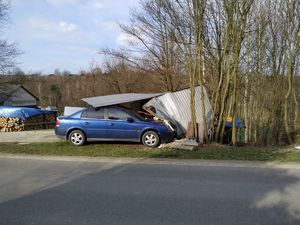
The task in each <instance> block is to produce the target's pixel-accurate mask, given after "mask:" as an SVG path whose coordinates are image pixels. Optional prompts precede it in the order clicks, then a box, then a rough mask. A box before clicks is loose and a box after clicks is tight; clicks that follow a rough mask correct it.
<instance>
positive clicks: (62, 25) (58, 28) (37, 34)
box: [4, 0, 139, 73]
mask: <svg viewBox="0 0 300 225" xmlns="http://www.w3.org/2000/svg"><path fill="white" fill-rule="evenodd" d="M10 2H11V5H12V8H11V13H10V19H11V23H10V25H9V27H8V28H7V29H6V31H5V34H4V37H5V38H7V39H8V40H9V41H11V42H17V43H18V46H19V48H20V49H21V50H22V51H23V52H24V54H23V55H22V56H20V57H19V58H18V62H19V64H18V67H19V68H21V69H22V70H23V71H25V72H26V73H30V72H42V73H53V71H54V70H55V69H56V68H58V69H60V70H68V71H70V72H72V73H77V72H79V71H80V70H87V69H89V67H90V63H91V62H92V61H95V62H97V63H100V64H101V62H102V61H103V56H101V55H100V54H99V53H98V52H99V50H100V49H102V48H106V47H110V48H118V47H124V46H126V44H127V43H128V42H127V40H128V37H127V36H126V35H125V34H124V33H122V32H121V30H120V28H119V25H118V24H119V23H122V24H126V23H129V20H130V11H131V10H134V9H135V8H137V7H138V4H139V0H11V1H10Z"/></svg>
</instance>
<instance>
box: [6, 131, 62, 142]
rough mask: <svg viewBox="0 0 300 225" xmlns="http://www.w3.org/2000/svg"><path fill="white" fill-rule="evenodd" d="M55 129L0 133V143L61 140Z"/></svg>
mask: <svg viewBox="0 0 300 225" xmlns="http://www.w3.org/2000/svg"><path fill="white" fill-rule="evenodd" d="M59 141H61V140H60V139H59V138H57V137H56V136H55V133H54V130H35V131H21V132H7V133H0V143H9V142H10V143H16V142H17V143H38V142H59Z"/></svg>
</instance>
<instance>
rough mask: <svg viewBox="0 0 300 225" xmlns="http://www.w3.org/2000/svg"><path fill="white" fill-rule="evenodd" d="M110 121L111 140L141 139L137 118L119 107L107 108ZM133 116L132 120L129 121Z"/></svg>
mask: <svg viewBox="0 0 300 225" xmlns="http://www.w3.org/2000/svg"><path fill="white" fill-rule="evenodd" d="M106 116H107V121H108V124H107V125H108V126H107V138H109V139H111V140H121V141H122V140H123V141H139V134H138V132H139V129H138V127H139V126H138V124H137V123H136V119H135V118H133V116H132V115H131V114H129V113H128V112H126V111H125V110H123V109H121V108H118V107H110V108H106ZM128 118H131V119H132V120H131V121H128Z"/></svg>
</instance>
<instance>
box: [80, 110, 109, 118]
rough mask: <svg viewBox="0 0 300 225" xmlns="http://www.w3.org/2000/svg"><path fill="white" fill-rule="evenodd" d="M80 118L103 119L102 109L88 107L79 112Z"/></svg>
mask: <svg viewBox="0 0 300 225" xmlns="http://www.w3.org/2000/svg"><path fill="white" fill-rule="evenodd" d="M81 118H86V119H104V109H102V108H101V109H98V110H95V109H89V110H86V111H84V112H83V113H82V114H81Z"/></svg>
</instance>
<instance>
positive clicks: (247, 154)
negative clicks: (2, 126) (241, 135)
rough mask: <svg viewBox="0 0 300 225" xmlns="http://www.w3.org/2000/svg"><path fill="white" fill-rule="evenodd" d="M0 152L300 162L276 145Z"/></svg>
mask: <svg viewBox="0 0 300 225" xmlns="http://www.w3.org/2000/svg"><path fill="white" fill-rule="evenodd" d="M0 152H1V153H11V154H34V155H57V156H90V157H99V156H106V157H142V158H173V159H211V160H249V161H280V162H300V152H296V151H293V150H292V149H291V148H277V147H230V146H222V145H208V146H205V147H199V148H198V149H197V150H194V151H185V150H178V149H158V148H146V147H144V146H142V145H137V144H105V143H102V144H89V145H85V146H82V147H74V146H72V145H70V144H69V143H67V142H58V143H36V144H23V145H22V144H0Z"/></svg>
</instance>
